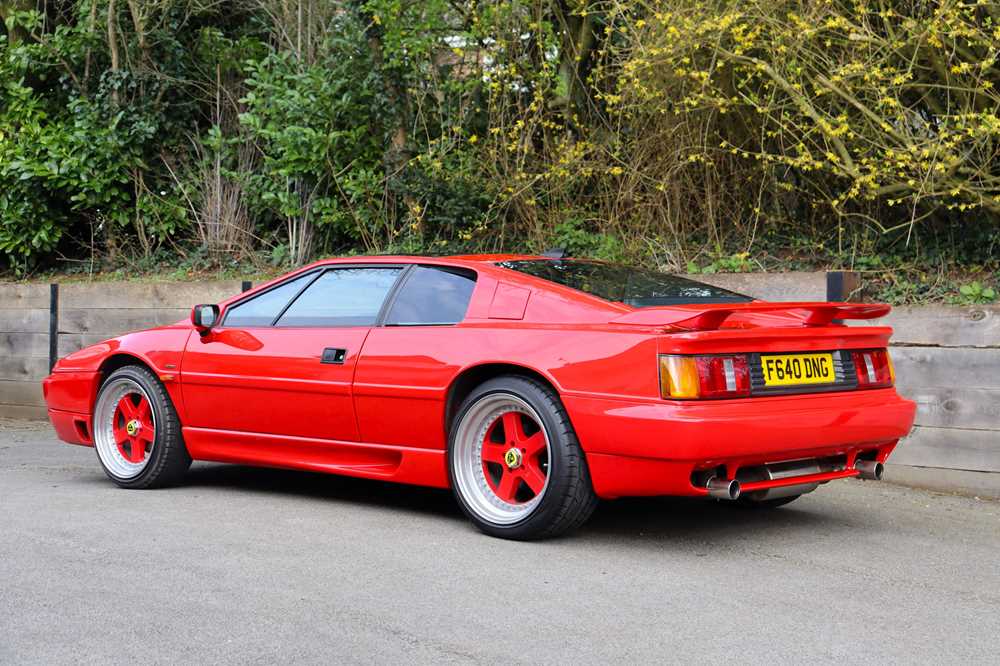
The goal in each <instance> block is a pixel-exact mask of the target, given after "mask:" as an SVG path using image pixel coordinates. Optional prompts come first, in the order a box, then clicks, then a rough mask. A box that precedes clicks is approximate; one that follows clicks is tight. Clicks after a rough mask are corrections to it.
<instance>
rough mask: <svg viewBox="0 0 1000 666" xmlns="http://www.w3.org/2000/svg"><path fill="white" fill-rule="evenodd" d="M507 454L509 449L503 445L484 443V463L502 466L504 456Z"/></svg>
mask: <svg viewBox="0 0 1000 666" xmlns="http://www.w3.org/2000/svg"><path fill="white" fill-rule="evenodd" d="M506 452H507V449H506V447H504V446H503V445H502V444H495V443H493V442H490V441H486V442H483V452H482V456H483V462H492V463H498V464H501V465H502V464H503V456H504V453H506Z"/></svg>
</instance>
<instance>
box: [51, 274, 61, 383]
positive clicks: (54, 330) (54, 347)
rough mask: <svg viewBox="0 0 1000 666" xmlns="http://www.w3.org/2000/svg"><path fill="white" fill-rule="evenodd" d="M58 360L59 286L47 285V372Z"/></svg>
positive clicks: (54, 284) (55, 284)
mask: <svg viewBox="0 0 1000 666" xmlns="http://www.w3.org/2000/svg"><path fill="white" fill-rule="evenodd" d="M58 360H59V285H58V284H57V283H53V284H50V285H49V372H52V368H53V367H54V366H55V364H56V361H58Z"/></svg>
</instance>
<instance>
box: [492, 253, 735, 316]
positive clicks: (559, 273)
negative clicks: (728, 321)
mask: <svg viewBox="0 0 1000 666" xmlns="http://www.w3.org/2000/svg"><path fill="white" fill-rule="evenodd" d="M499 265H500V266H502V267H504V268H509V269H511V270H515V271H518V272H520V273H526V274H528V275H533V276H535V277H538V278H542V279H543V280H548V281H550V282H555V283H556V284H561V285H564V286H566V287H571V288H573V289H579V290H580V291H585V292H587V293H588V294H593V295H594V296H598V297H600V298H603V299H605V300H608V301H618V302H621V303H625V304H626V305H631V306H632V307H636V308H643V307H650V306H654V305H683V304H687V303H746V302H749V301H752V300H753V299H752V298H750V297H749V296H744V295H743V294H737V293H736V292H734V291H729V290H727V289H722V288H720V287H713V286H711V285H708V284H703V283H701V282H695V281H694V280H688V279H687V278H682V277H677V276H676V275H670V274H668V273H660V272H658V271H651V270H647V269H645V268H636V267H634V266H622V265H620V264H606V263H603V262H599V261H584V260H575V259H554V260H552V259H529V260H524V261H503V262H500V263H499Z"/></svg>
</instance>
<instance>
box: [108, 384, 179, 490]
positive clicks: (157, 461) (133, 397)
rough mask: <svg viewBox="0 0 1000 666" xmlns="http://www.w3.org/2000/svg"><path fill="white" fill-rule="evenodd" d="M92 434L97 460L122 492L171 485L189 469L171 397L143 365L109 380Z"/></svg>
mask: <svg viewBox="0 0 1000 666" xmlns="http://www.w3.org/2000/svg"><path fill="white" fill-rule="evenodd" d="M93 430H94V448H95V449H96V450H97V459H98V460H100V462H101V467H102V468H104V473H105V474H107V475H108V478H109V479H111V480H112V481H114V482H115V483H116V484H118V485H119V486H120V487H122V488H157V487H162V486H167V485H170V484H173V483H176V482H177V481H179V480H180V478H181V477H182V476H183V475H184V472H186V471H187V469H188V467H189V466H190V465H191V456H189V455H188V452H187V448H186V447H185V446H184V440H183V439H182V438H181V424H180V421H179V419H178V418H177V411H176V410H175V409H174V405H173V403H172V402H171V401H170V396H169V395H168V394H167V390H166V389H165V388H164V387H163V384H162V383H160V380H159V379H158V378H157V377H156V375H154V374H153V373H152V372H150V371H149V370H147V369H146V368H144V367H142V366H137V365H127V366H125V367H123V368H119V369H118V370H115V371H114V372H113V373H111V375H110V376H108V378H107V380H105V382H104V384H103V385H102V386H101V390H100V392H99V393H98V395H97V404H96V405H95V407H94V424H93Z"/></svg>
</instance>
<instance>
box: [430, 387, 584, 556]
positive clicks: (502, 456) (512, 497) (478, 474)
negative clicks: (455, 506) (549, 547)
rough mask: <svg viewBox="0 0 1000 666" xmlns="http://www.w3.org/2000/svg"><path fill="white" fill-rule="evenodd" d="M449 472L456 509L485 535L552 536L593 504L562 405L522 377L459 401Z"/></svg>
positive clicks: (573, 523) (476, 391)
mask: <svg viewBox="0 0 1000 666" xmlns="http://www.w3.org/2000/svg"><path fill="white" fill-rule="evenodd" d="M448 471H449V476H450V480H451V487H452V490H453V491H454V493H455V497H456V498H457V499H458V503H459V506H461V507H462V511H463V512H464V513H465V514H466V515H467V516H468V517H469V519H470V520H471V521H472V522H473V524H475V525H476V527H478V528H479V529H480V530H482V531H483V532H485V533H486V534H489V535H491V536H496V537H502V538H505V539H520V540H528V539H541V538H546V537H552V536H556V535H558V534H562V533H563V532H566V531H568V530H572V529H574V528H576V527H579V526H580V525H582V524H583V523H584V522H585V521H586V520H587V518H589V517H590V514H591V513H593V511H594V508H595V507H596V506H597V496H596V495H595V494H594V489H593V486H592V485H591V482H590V474H589V472H588V470H587V461H586V458H585V457H584V455H583V451H582V450H581V449H580V444H579V442H578V441H577V438H576V433H575V432H574V430H573V426H572V424H571V423H570V421H569V416H568V415H567V414H566V410H565V409H564V408H563V406H562V402H560V400H559V397H558V396H557V395H556V394H555V393H554V392H553V391H552V390H551V389H550V388H549V387H548V386H546V385H545V384H542V383H541V382H538V381H536V380H534V379H529V378H526V377H519V376H514V375H509V376H502V377H496V378H494V379H490V380H488V381H486V382H484V383H482V384H480V385H479V386H478V387H476V388H475V389H474V390H473V391H472V393H471V394H470V395H469V396H468V397H467V398H466V399H465V400H464V401H463V402H462V405H461V406H460V407H459V409H458V412H457V415H456V417H455V419H454V421H453V423H452V427H451V428H450V434H449V441H448Z"/></svg>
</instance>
